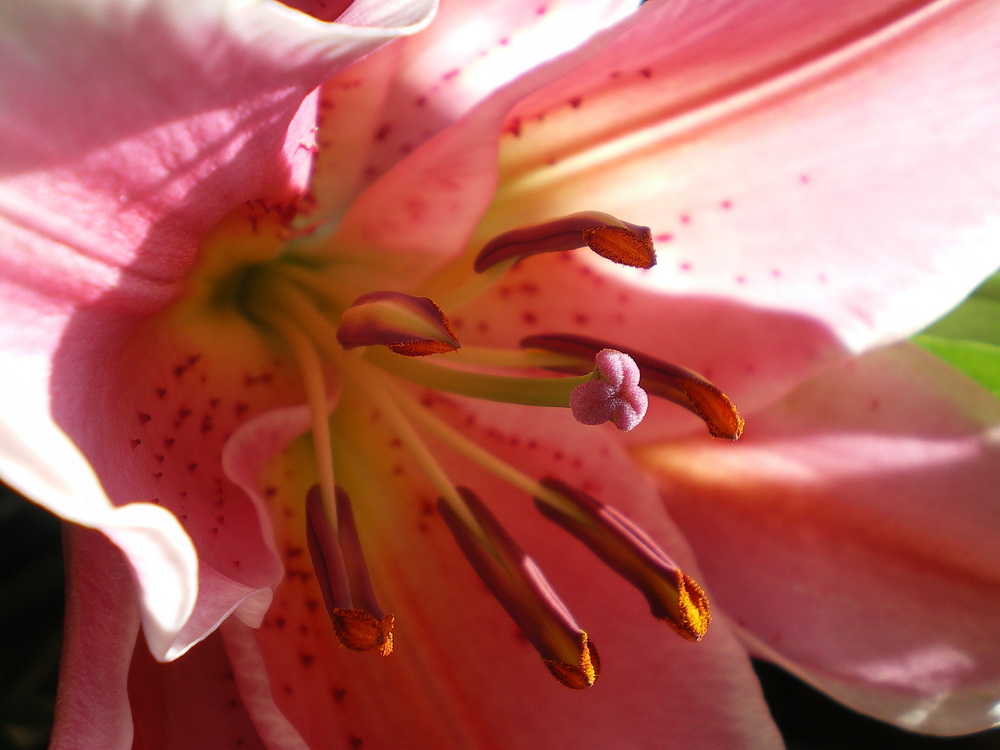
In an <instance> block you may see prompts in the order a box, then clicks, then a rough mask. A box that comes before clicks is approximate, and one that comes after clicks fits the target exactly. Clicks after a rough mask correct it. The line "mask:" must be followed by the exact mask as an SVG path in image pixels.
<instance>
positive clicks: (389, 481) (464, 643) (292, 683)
mask: <svg viewBox="0 0 1000 750" xmlns="http://www.w3.org/2000/svg"><path fill="white" fill-rule="evenodd" d="M433 403H434V406H433V411H434V412H435V413H437V414H439V415H440V416H442V417H444V418H446V419H448V420H449V421H450V422H452V424H455V425H457V426H459V427H460V429H461V430H462V432H463V433H464V434H466V435H468V436H469V437H470V438H471V439H473V440H476V441H477V442H480V443H481V444H482V445H483V446H484V447H485V448H487V449H488V450H490V451H491V452H494V453H496V454H498V455H500V456H501V457H503V458H505V459H507V460H509V461H511V462H513V463H515V464H516V465H518V466H519V467H520V468H521V469H522V470H523V471H525V472H527V473H528V474H530V475H532V476H541V475H543V474H556V475H558V476H561V477H562V478H563V479H565V480H566V481H569V482H572V483H573V484H574V485H576V486H581V487H584V488H586V489H587V490H588V491H589V492H592V493H594V494H595V495H596V496H599V497H605V498H614V500H615V502H616V503H618V504H620V505H621V506H622V508H623V509H624V511H625V512H627V513H628V514H629V515H630V517H632V518H633V519H634V520H635V521H636V522H638V523H640V524H641V525H642V526H643V528H645V529H646V530H647V531H648V532H649V533H650V534H652V535H653V536H654V537H655V538H656V539H657V541H658V542H659V543H661V544H662V545H663V546H664V548H665V549H667V550H669V552H670V554H671V555H673V556H675V557H676V558H677V559H678V561H679V562H680V564H681V565H682V566H684V567H685V570H686V571H688V572H690V574H691V575H693V576H694V577H695V578H697V577H698V576H699V573H698V572H697V570H696V569H695V567H694V565H693V563H692V560H691V557H690V554H689V552H688V551H687V548H686V546H685V543H684V542H683V540H682V539H681V537H680V536H679V535H678V534H677V532H676V530H675V529H674V528H673V526H672V525H671V523H670V522H669V521H668V520H667V518H666V517H665V516H664V515H663V513H662V510H660V509H659V501H658V498H657V496H656V493H655V491H654V490H653V488H652V486H651V485H649V484H648V483H647V482H646V481H645V480H643V479H642V477H641V476H640V475H639V474H638V473H637V472H636V470H635V467H634V465H633V464H632V463H631V460H630V459H629V457H628V455H627V454H626V453H625V451H624V449H623V448H622V446H621V445H620V444H619V443H618V442H617V441H616V440H615V439H613V438H610V435H613V434H614V433H613V432H611V433H606V432H604V431H587V430H583V429H581V428H580V426H579V425H578V424H576V423H575V422H574V421H573V420H572V419H571V418H570V419H569V422H568V424H565V425H562V424H558V423H556V422H555V420H544V421H543V420H535V419H531V418H529V415H527V414H526V411H525V409H524V408H523V407H517V406H509V405H504V406H505V407H506V408H505V409H503V410H502V411H503V413H504V414H505V416H503V415H501V413H500V412H501V409H500V408H499V407H498V410H497V413H496V414H493V413H490V414H489V416H488V418H483V417H479V416H477V412H476V411H466V410H465V409H463V408H458V407H456V406H455V404H454V402H452V401H451V400H450V399H448V400H445V399H435V400H434V401H433ZM335 418H336V419H337V420H338V422H337V424H338V427H339V428H340V429H342V430H344V431H345V433H346V436H348V437H345V439H344V440H343V441H342V442H341V443H340V444H339V445H337V446H335V451H336V452H337V456H338V466H339V465H341V464H342V465H343V467H344V468H343V470H342V471H340V473H339V474H338V481H340V482H343V484H344V487H345V489H346V490H347V492H348V493H349V494H350V496H351V500H352V503H353V504H354V508H355V514H356V517H357V521H358V525H359V530H360V533H361V541H362V544H363V545H364V546H365V548H366V552H368V553H369V554H368V555H367V559H368V562H369V566H370V569H371V574H372V583H373V586H374V587H375V590H376V592H377V594H378V596H379V600H380V603H381V604H382V605H383V606H384V608H385V610H386V611H387V612H390V613H392V614H393V615H395V617H396V627H395V630H394V635H395V638H394V640H395V648H394V650H393V653H392V655H391V656H388V657H385V658H379V657H376V656H375V655H374V654H370V653H362V654H358V653H354V652H351V651H348V650H346V649H344V648H342V647H340V646H339V645H338V644H337V642H336V641H335V640H334V638H333V635H332V628H331V625H330V622H329V619H328V617H327V615H326V613H325V612H324V610H323V607H322V604H321V603H320V601H319V600H320V594H319V591H318V590H317V588H316V585H315V581H314V580H312V578H311V577H309V576H302V575H298V574H296V575H293V576H290V577H288V578H286V581H285V582H284V583H283V585H282V586H281V587H280V588H279V589H278V590H277V591H276V593H275V603H274V606H273V607H272V609H271V610H270V611H269V613H268V615H267V617H266V618H265V621H264V624H263V626H262V627H261V629H260V630H258V631H256V633H255V635H256V638H257V639H258V643H259V648H260V652H261V654H262V655H263V659H264V664H265V666H266V670H267V673H268V674H269V675H270V676H271V682H270V684H271V691H272V696H271V698H272V700H273V701H274V703H275V704H276V705H277V706H278V708H279V709H280V710H281V711H282V712H283V713H284V715H285V716H287V717H288V719H289V720H290V721H291V722H292V724H293V725H294V726H295V728H296V729H297V731H298V732H299V733H300V734H301V736H302V737H303V739H304V740H305V741H306V742H307V743H308V745H309V746H310V747H334V748H345V749H346V748H354V747H358V746H363V747H365V748H374V749H376V750H378V749H379V748H395V747H400V746H407V747H442V748H479V747H483V748H497V750H499V749H500V748H508V747H552V746H591V745H594V746H616V747H617V746H622V745H623V744H625V745H629V746H636V747H655V746H658V745H659V744H660V743H661V742H662V738H663V736H665V735H666V734H669V736H670V737H671V738H674V739H676V741H677V743H678V744H679V745H682V746H684V747H691V748H699V747H704V748H713V750H714V749H716V748H719V747H759V748H771V747H773V748H777V747H780V746H781V742H780V738H779V736H778V733H777V731H776V729H775V728H774V726H773V724H772V723H771V720H770V718H769V716H768V714H767V709H766V707H765V706H764V703H763V701H762V699H761V696H760V693H759V688H758V686H757V683H756V680H755V678H754V676H753V673H752V671H751V669H750V667H749V663H748V661H747V659H746V655H745V653H744V652H743V651H742V649H741V647H740V646H739V644H738V643H737V641H736V640H735V639H734V637H733V634H732V632H731V631H730V630H729V629H728V627H727V626H726V623H725V621H724V620H720V621H719V622H718V623H717V624H713V626H712V628H711V629H710V631H709V633H708V635H707V636H706V638H705V640H704V641H703V642H702V643H700V644H697V645H696V644H692V643H689V642H686V641H684V640H683V639H681V638H679V637H678V636H676V635H675V634H673V633H672V632H671V631H670V630H669V628H667V627H666V626H665V625H664V624H663V623H660V622H657V621H655V620H654V619H653V618H652V617H651V615H650V614H649V609H648V606H647V603H646V600H645V599H644V598H643V596H642V595H641V594H639V593H638V592H636V591H635V590H634V589H632V588H631V587H630V586H629V584H628V583H626V582H624V581H623V580H622V579H621V578H619V577H618V575H617V574H615V573H613V572H612V571H610V570H609V569H608V568H606V567H605V566H603V564H602V563H601V562H600V561H598V560H597V559H596V558H595V557H594V556H593V555H592V554H591V553H590V552H589V551H588V550H587V549H586V548H585V547H584V546H583V545H581V544H580V543H579V542H578V541H577V540H575V539H573V538H571V537H570V536H569V535H567V534H565V533H563V532H562V531H561V530H560V529H559V528H558V527H557V526H555V525H554V524H551V523H550V522H548V521H546V520H545V519H544V518H542V517H541V515H540V514H539V513H538V512H537V511H536V510H535V509H534V505H533V501H532V499H531V497H530V496H529V495H528V494H527V493H525V492H521V491H518V490H514V489H511V488H510V487H509V486H507V485H505V484H503V483H501V482H499V481H498V480H497V479H496V477H494V476H493V475H490V474H488V473H485V472H483V471H482V470H480V469H478V468H476V467H474V466H471V465H469V464H467V463H466V462H464V461H462V460H457V459H455V458H454V456H453V454H449V456H448V459H449V460H447V462H446V463H445V464H444V466H445V469H446V471H447V474H448V476H449V477H450V479H451V480H452V481H454V482H456V483H458V484H462V485H465V486H468V487H470V488H473V489H474V490H475V492H477V493H478V494H480V495H482V497H483V499H484V501H486V502H488V503H489V504H490V506H491V508H492V510H493V511H494V512H495V513H497V514H498V515H499V516H501V521H502V522H503V523H504V524H505V525H506V526H507V528H508V530H509V531H510V532H511V533H512V534H513V535H514V537H515V538H516V539H517V541H518V542H519V543H520V544H522V545H523V546H524V547H525V549H526V551H528V552H529V554H532V555H533V556H534V557H535V558H536V559H537V561H538V562H539V564H540V565H542V567H543V568H544V570H545V572H546V574H547V576H548V577H549V579H550V581H551V582H552V583H553V585H554V586H555V587H556V589H557V591H558V592H559V594H560V595H561V596H562V597H563V599H564V600H565V601H566V602H567V604H568V605H569V606H570V608H571V609H572V610H573V612H574V614H575V615H576V616H577V618H578V619H579V620H580V624H581V625H582V626H583V627H584V628H585V629H587V632H588V634H589V635H590V637H591V638H592V639H593V640H594V642H595V643H596V645H597V648H598V649H599V651H600V654H601V659H602V663H603V671H602V675H601V677H600V679H599V680H598V684H597V685H596V686H595V687H594V688H593V689H592V690H591V691H590V692H589V693H588V694H587V695H585V696H583V698H585V699H586V700H587V709H586V711H581V710H580V706H581V704H580V699H581V696H580V695H579V694H577V693H575V692H573V691H569V690H566V689H565V688H563V687H561V686H560V685H558V684H557V683H556V682H555V681H554V680H553V679H552V677H551V675H549V673H548V671H547V670H546V669H545V667H544V666H543V665H542V663H541V661H540V659H539V657H538V655H537V654H536V653H535V652H534V650H533V649H532V648H531V647H530V646H529V645H528V644H527V643H526V642H525V641H524V640H523V638H521V637H520V636H519V635H518V634H517V631H516V629H515V626H514V625H513V624H512V623H511V621H510V620H509V618H507V616H506V615H505V613H504V612H503V610H502V609H501V607H500V605H499V604H498V603H497V602H496V601H495V600H494V599H493V598H492V597H491V596H490V595H489V594H488V593H487V592H486V591H485V590H484V589H483V587H482V585H481V584H480V583H479V581H478V579H477V577H476V575H475V573H474V572H473V571H472V570H471V568H470V567H469V565H468V564H467V562H466V561H465V559H464V557H463V556H462V554H461V552H460V551H459V549H458V546H457V544H456V543H455V541H454V539H452V537H451V535H450V533H449V532H448V530H447V528H446V527H445V526H444V523H443V521H442V519H441V518H440V517H439V516H438V515H437V513H436V512H435V511H434V510H433V507H434V501H435V499H436V496H437V493H436V492H435V490H434V489H433V488H432V487H430V486H429V485H428V484H427V483H426V480H425V479H424V477H423V475H422V473H421V470H420V468H419V467H418V466H417V465H416V464H415V463H414V462H413V461H412V459H411V458H410V457H409V454H408V452H407V451H406V450H405V449H403V448H401V447H400V444H399V442H398V440H397V439H396V436H395V434H394V432H393V431H392V430H391V429H388V428H387V425H386V420H385V419H384V418H377V419H375V418H373V417H372V415H371V413H370V408H369V407H368V406H367V405H365V404H363V403H360V402H359V401H351V400H348V399H344V400H343V401H342V402H341V405H340V407H339V408H338V412H337V417H335ZM526 425H530V429H529V428H526ZM359 435H364V436H365V437H364V440H363V441H362V440H358V439H356V437H357V436H359ZM289 465H291V464H289ZM275 471H276V472H277V473H278V474H279V475H280V473H281V466H280V465H279V466H278V467H276V468H275ZM293 489H294V488H293ZM297 491H298V490H295V492H297ZM282 492H283V491H282ZM280 494H281V492H279V496H280ZM302 520H303V519H301V518H294V519H288V522H287V523H285V524H282V525H280V526H279V527H278V530H279V534H283V535H284V537H283V538H280V539H279V542H278V543H279V548H282V549H283V548H285V547H286V546H287V548H288V549H289V550H290V551H293V550H295V549H296V548H297V547H300V546H301V544H302V541H301V538H302V537H303V535H304V528H302V527H301V525H300V522H301V521H302ZM297 559H300V558H298V557H293V558H290V561H291V562H292V563H294V561H295V560H297ZM227 627H228V626H227ZM241 655H242V656H245V654H242V652H241ZM234 664H236V669H237V681H238V682H239V681H240V680H241V679H244V677H242V676H241V669H247V670H251V671H250V672H249V673H248V675H246V677H245V678H246V679H247V680H248V681H249V682H250V683H251V684H259V674H260V669H261V668H259V667H258V668H257V671H256V672H254V671H253V665H252V660H251V659H247V660H238V659H236V658H235V657H234ZM255 674H256V678H255V676H254V675H255ZM255 679H256V680H257V681H255ZM515 689H516V692H517V698H516V700H515V699H513V698H512V695H513V694H512V692H511V691H512V690H515ZM387 705H388V706H392V710H391V711H386V709H385V707H386V706H387ZM269 711H270V709H269V708H267V701H264V712H265V715H269ZM331 723H332V724H333V726H334V727H335V728H334V729H333V730H332V731H331Z"/></svg>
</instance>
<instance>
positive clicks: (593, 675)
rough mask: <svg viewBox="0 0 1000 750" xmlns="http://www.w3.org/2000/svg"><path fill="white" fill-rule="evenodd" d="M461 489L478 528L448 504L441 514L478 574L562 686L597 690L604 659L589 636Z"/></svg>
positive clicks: (480, 506) (479, 505) (487, 513)
mask: <svg viewBox="0 0 1000 750" xmlns="http://www.w3.org/2000/svg"><path fill="white" fill-rule="evenodd" d="M458 490H459V492H460V493H461V495H462V498H463V500H464V501H465V505H466V507H467V508H468V509H469V511H470V512H471V514H472V516H473V518H474V521H475V523H476V525H477V526H478V528H475V527H472V526H471V525H470V523H469V521H468V520H466V519H463V518H460V517H459V516H458V515H457V514H456V513H455V512H454V511H453V510H452V508H451V506H450V505H448V504H447V503H445V502H443V501H440V502H439V503H438V510H439V511H440V512H441V516H442V517H443V518H444V520H445V523H447V524H448V528H449V529H450V530H451V533H452V535H453V536H454V537H455V541H457V542H458V545H459V547H460V548H461V550H462V552H463V553H464V554H465V556H466V558H467V559H468V560H469V562H470V564H471V565H472V567H473V568H474V569H475V571H476V573H478V574H479V577H480V578H481V579H482V581H483V583H485V584H486V586H487V588H489V589H490V591H491V592H492V593H493V595H494V596H495V597H496V598H497V600H498V601H499V602H500V604H501V605H503V608H504V609H505V610H507V613H508V614H509V615H510V616H511V618H512V619H513V620H514V622H515V623H516V624H517V626H518V627H519V628H520V629H521V632H522V633H524V635H525V637H526V638H527V639H528V641H529V642H530V643H531V645H532V646H534V647H535V650H536V651H538V654H539V656H541V657H542V662H543V663H544V664H545V666H546V667H547V668H548V670H549V672H551V673H552V675H553V676H554V677H555V678H556V679H557V680H559V682H561V683H562V684H563V685H565V686H566V687H569V688H573V689H576V690H581V689H583V688H587V687H590V686H591V685H593V684H594V682H595V681H596V680H597V677H598V674H599V673H600V660H599V657H598V655H597V650H596V649H595V648H594V645H593V644H592V643H591V642H590V639H589V638H588V636H587V633H586V632H585V631H584V630H582V629H581V628H580V626H579V625H577V623H576V620H574V619H573V616H572V615H571V614H570V612H569V610H568V609H567V607H566V605H565V604H564V603H563V601H562V600H561V599H560V598H559V596H558V595H557V594H556V593H555V591H554V590H553V589H552V586H551V585H549V583H548V581H547V580H546V579H545V576H544V575H543V573H542V571H541V570H540V569H539V568H538V566H537V565H536V564H535V562H534V560H532V559H531V558H530V557H528V556H527V555H526V554H525V553H524V551H523V550H522V549H521V548H520V547H519V546H518V545H517V543H516V542H515V541H514V540H513V539H512V538H511V537H510V535H509V534H508V533H507V532H506V530H505V529H504V528H503V526H501V525H500V522H499V521H498V520H497V519H496V517H495V516H494V515H493V514H492V513H491V512H490V511H489V509H487V507H486V506H485V505H484V504H483V502H482V501H481V500H480V499H479V498H478V497H476V495H475V494H473V493H472V492H471V491H470V490H468V489H466V488H465V487H459V488H458ZM484 540H485V541H484Z"/></svg>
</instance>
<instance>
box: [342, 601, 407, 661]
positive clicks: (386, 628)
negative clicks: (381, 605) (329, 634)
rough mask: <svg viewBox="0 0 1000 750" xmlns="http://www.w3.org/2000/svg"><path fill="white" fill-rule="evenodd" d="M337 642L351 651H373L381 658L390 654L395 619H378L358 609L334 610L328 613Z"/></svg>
mask: <svg viewBox="0 0 1000 750" xmlns="http://www.w3.org/2000/svg"><path fill="white" fill-rule="evenodd" d="M330 619H331V620H332V621H333V630H334V633H335V634H336V636H337V640H339V641H340V643H341V644H342V645H343V646H344V647H346V648H349V649H351V651H375V650H377V651H378V653H379V654H380V655H381V656H388V655H389V654H391V653H392V626H393V623H394V622H395V619H396V618H395V617H393V616H392V615H385V616H384V617H381V618H378V617H375V616H373V615H371V614H369V613H368V612H363V611H361V610H360V609H343V608H338V609H334V610H333V611H332V612H331V613H330Z"/></svg>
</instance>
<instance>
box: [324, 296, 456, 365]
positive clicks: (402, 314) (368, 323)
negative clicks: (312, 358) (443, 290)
mask: <svg viewBox="0 0 1000 750" xmlns="http://www.w3.org/2000/svg"><path fill="white" fill-rule="evenodd" d="M337 341H339V342H340V345H341V346H343V347H344V348H345V349H353V348H355V347H358V346H373V345H382V346H385V347H388V348H389V349H391V350H392V351H393V352H395V353H396V354H402V355H404V356H407V357H423V356H426V355H428V354H443V353H444V352H452V351H455V350H456V349H458V348H459V346H461V345H460V344H459V343H458V339H456V338H455V333H454V331H452V329H451V324H450V323H449V322H448V319H447V318H446V317H445V316H444V313H443V312H441V308H439V307H438V306H437V305H435V304H434V302H432V301H431V300H430V299H428V298H427V297H413V296H411V295H409V294H403V293H402V292H372V293H371V294H363V295H361V296H360V297H358V298H357V299H356V300H354V304H353V305H352V306H351V307H349V308H347V310H345V311H344V314H343V315H342V316H341V319H340V327H339V328H338V329H337Z"/></svg>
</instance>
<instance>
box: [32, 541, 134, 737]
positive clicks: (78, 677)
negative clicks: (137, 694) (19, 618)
mask: <svg viewBox="0 0 1000 750" xmlns="http://www.w3.org/2000/svg"><path fill="white" fill-rule="evenodd" d="M63 540H64V545H63V548H64V554H65V557H66V561H67V565H66V638H65V640H64V642H63V653H62V660H61V675H60V678H59V694H58V705H59V710H58V712H57V715H56V724H55V727H54V728H53V730H52V742H51V747H52V750H64V748H65V749H67V750H68V749H69V748H78V747H101V748H107V749H108V750H128V748H131V747H132V715H131V711H130V706H129V699H128V695H127V692H126V689H125V686H126V679H127V676H128V673H129V665H130V663H131V661H132V652H133V650H134V649H135V645H136V636H137V635H138V634H139V617H138V607H137V606H136V594H135V586H134V584H133V583H132V578H131V576H130V575H129V569H128V566H127V564H126V563H125V562H124V561H123V560H122V556H121V554H120V553H119V552H118V550H116V549H115V548H114V547H113V546H112V545H111V544H110V543H109V542H108V541H107V540H106V539H104V538H103V537H102V536H101V535H100V534H98V533H97V532H95V531H92V530H90V529H82V528H76V527H73V526H70V527H68V530H67V533H66V534H65V535H64V537H63Z"/></svg>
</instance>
